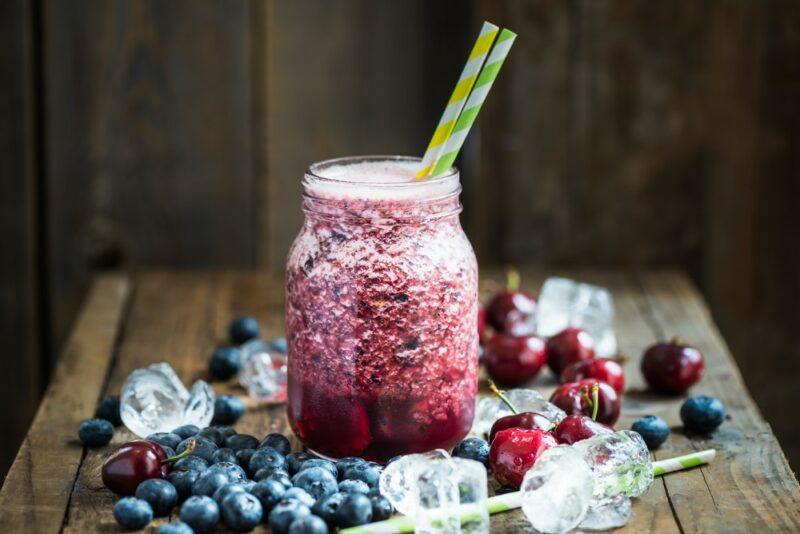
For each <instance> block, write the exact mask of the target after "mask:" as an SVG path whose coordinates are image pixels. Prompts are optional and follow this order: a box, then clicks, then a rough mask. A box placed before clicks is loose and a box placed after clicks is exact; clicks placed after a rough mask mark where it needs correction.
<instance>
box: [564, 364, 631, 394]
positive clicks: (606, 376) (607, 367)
mask: <svg viewBox="0 0 800 534" xmlns="http://www.w3.org/2000/svg"><path fill="white" fill-rule="evenodd" d="M584 378H594V379H595V380H600V381H602V382H605V383H606V384H608V385H609V386H611V387H612V388H614V390H615V391H616V392H617V393H619V394H620V395H621V394H622V392H623V391H625V373H624V372H623V371H622V366H621V365H620V364H619V362H617V361H616V360H612V359H610V358H596V359H594V360H582V361H579V362H575V363H572V364H570V365H568V366H567V367H566V368H565V369H564V370H563V371H561V376H560V377H559V382H560V383H562V384H566V383H567V382H576V381H578V380H583V379H584Z"/></svg>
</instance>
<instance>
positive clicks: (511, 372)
mask: <svg viewBox="0 0 800 534" xmlns="http://www.w3.org/2000/svg"><path fill="white" fill-rule="evenodd" d="M483 361H484V365H486V370H487V371H488V372H489V376H491V377H492V378H493V379H494V380H496V381H497V382H499V383H501V384H504V385H509V386H515V385H517V384H522V383H524V382H527V381H528V380H530V379H531V378H533V377H534V376H536V375H537V374H538V373H539V371H540V370H541V369H542V367H543V366H544V364H545V362H547V345H546V344H545V342H544V341H543V340H542V339H541V338H540V337H537V336H526V337H513V336H510V335H508V334H505V333H502V332H501V333H498V334H495V335H494V336H492V338H491V339H490V340H489V342H488V343H487V344H486V352H485V353H484V356H483Z"/></svg>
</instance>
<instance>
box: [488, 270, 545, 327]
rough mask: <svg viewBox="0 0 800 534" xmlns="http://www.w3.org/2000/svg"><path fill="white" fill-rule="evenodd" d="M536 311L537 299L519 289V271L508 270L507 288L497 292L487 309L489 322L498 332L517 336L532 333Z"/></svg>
mask: <svg viewBox="0 0 800 534" xmlns="http://www.w3.org/2000/svg"><path fill="white" fill-rule="evenodd" d="M535 311H536V299H535V298H533V296H532V295H530V294H529V293H526V292H524V291H520V290H519V273H518V272H517V271H516V270H515V269H509V270H508V271H507V272H506V290H505V291H501V292H500V293H498V294H496V295H495V296H494V298H492V300H491V302H489V307H488V308H487V309H486V316H487V319H488V321H489V324H490V325H492V327H493V328H494V329H495V330H497V331H498V332H505V333H507V334H511V335H515V336H523V335H527V334H532V333H533V325H532V319H533V314H534V312H535Z"/></svg>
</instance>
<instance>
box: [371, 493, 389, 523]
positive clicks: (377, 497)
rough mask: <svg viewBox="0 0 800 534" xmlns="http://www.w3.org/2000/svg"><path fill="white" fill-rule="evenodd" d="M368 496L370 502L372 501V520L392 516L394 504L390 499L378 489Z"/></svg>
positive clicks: (380, 519)
mask: <svg viewBox="0 0 800 534" xmlns="http://www.w3.org/2000/svg"><path fill="white" fill-rule="evenodd" d="M368 497H369V502H370V503H372V521H383V520H384V519H389V518H390V517H392V514H393V513H394V506H392V503H390V502H389V499H387V498H386V497H384V496H383V495H381V494H380V493H378V492H377V491H373V492H372V493H370V494H369V495H368Z"/></svg>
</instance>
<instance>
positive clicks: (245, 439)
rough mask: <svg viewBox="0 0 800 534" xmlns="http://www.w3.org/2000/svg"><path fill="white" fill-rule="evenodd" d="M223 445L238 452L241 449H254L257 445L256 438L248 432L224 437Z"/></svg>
mask: <svg viewBox="0 0 800 534" xmlns="http://www.w3.org/2000/svg"><path fill="white" fill-rule="evenodd" d="M223 445H224V446H225V447H228V448H229V449H233V452H239V451H240V450H242V449H255V448H256V447H258V439H257V438H256V437H255V436H251V435H250V434H235V435H233V436H230V437H227V438H225V443H224V444H223Z"/></svg>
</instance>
